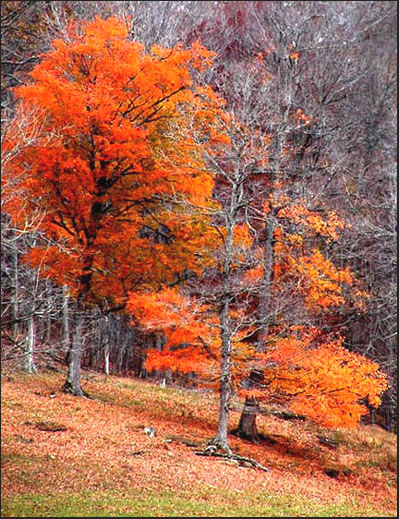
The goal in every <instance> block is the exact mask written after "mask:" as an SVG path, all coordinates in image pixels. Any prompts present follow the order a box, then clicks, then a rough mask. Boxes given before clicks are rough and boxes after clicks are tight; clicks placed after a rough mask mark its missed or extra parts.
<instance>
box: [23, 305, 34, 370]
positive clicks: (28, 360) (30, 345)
mask: <svg viewBox="0 0 399 519" xmlns="http://www.w3.org/2000/svg"><path fill="white" fill-rule="evenodd" d="M34 346H35V323H34V320H33V315H32V316H31V317H29V319H28V333H27V335H26V338H25V351H24V371H25V372H26V373H36V371H37V370H36V366H35V363H34V361H33V349H34Z"/></svg>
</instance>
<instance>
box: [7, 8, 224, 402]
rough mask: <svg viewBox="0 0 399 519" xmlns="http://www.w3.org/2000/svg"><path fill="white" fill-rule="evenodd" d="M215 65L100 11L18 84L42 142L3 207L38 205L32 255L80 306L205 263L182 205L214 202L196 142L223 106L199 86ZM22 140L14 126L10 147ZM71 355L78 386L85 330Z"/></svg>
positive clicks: (16, 169) (199, 223) (23, 213)
mask: <svg viewBox="0 0 399 519" xmlns="http://www.w3.org/2000/svg"><path fill="white" fill-rule="evenodd" d="M210 61H211V54H210V53H209V52H207V51H206V50H205V49H204V48H203V47H201V46H200V45H199V44H193V45H192V47H191V48H189V49H183V48H181V47H176V48H171V49H165V48H162V47H160V46H153V47H152V48H151V50H150V51H149V52H146V51H145V48H144V46H143V45H142V44H141V43H139V42H137V41H133V42H132V41H130V40H129V39H128V28H127V27H126V26H125V25H124V24H123V23H122V22H120V21H118V20H117V19H114V18H110V19H108V20H102V19H99V18H96V19H95V20H94V21H92V22H89V23H84V24H83V25H81V26H78V25H76V24H72V26H71V28H70V31H69V37H68V38H67V39H65V40H56V41H54V43H53V50H52V51H51V52H49V53H48V54H45V55H43V56H42V60H41V62H40V64H38V65H37V66H36V67H35V68H34V70H33V71H32V73H31V78H32V81H31V83H30V84H27V85H24V86H21V87H19V88H17V89H16V94H17V96H18V98H19V110H18V114H17V116H16V117H17V119H18V118H22V117H23V115H24V113H26V112H27V111H31V110H33V109H34V110H35V113H36V118H35V120H34V121H32V125H33V124H35V125H36V130H35V134H36V139H35V140H34V141H33V142H32V143H30V144H29V145H27V146H24V147H23V149H21V152H20V153H18V154H15V156H13V158H12V159H11V160H10V161H9V162H8V164H7V172H6V175H7V176H8V177H9V178H11V179H12V182H9V183H8V184H7V185H11V186H12V187H13V189H14V193H15V195H14V196H12V197H10V200H9V201H8V202H7V205H6V208H5V210H6V211H7V212H8V213H9V214H10V215H11V216H12V217H13V219H14V221H15V222H16V223H17V224H23V222H24V221H25V220H26V219H27V218H28V217H29V215H31V214H33V213H35V214H36V213H37V212H38V211H39V212H40V214H41V219H40V225H39V230H40V231H41V233H42V236H43V238H44V240H43V241H42V242H41V243H40V244H38V245H37V246H36V247H35V248H34V249H33V250H31V251H30V253H29V255H28V261H29V262H30V264H31V265H33V266H37V265H41V266H42V269H41V271H42V272H44V273H45V275H46V276H47V277H49V278H50V279H52V280H53V281H55V282H56V283H58V284H61V285H67V286H68V287H69V289H70V292H71V294H72V295H73V296H74V297H75V298H76V300H77V302H78V305H79V307H82V308H83V307H85V308H87V307H89V306H91V305H97V306H99V307H100V308H101V309H102V310H103V311H111V310H120V309H122V308H123V307H124V305H125V302H126V297H127V293H128V291H129V290H138V289H139V288H140V287H149V286H151V287H156V288H157V287H160V286H162V285H163V284H166V283H173V282H176V280H178V279H180V277H182V276H184V272H185V271H186V270H187V269H189V270H190V271H194V272H196V271H197V270H198V268H199V264H200V262H199V258H198V256H195V255H194V252H195V251H196V250H197V249H199V248H201V247H202V246H203V244H204V242H206V239H207V237H206V235H205V233H204V231H205V226H204V222H203V220H202V219H200V218H197V217H196V216H195V215H194V213H193V211H192V210H191V209H190V211H187V207H188V206H187V204H185V205H184V204H182V203H181V201H182V200H183V199H184V200H185V201H186V202H190V203H191V205H192V206H193V205H195V204H200V205H202V206H206V205H207V204H209V199H210V197H211V193H212V187H213V179H212V176H211V175H210V174H209V173H208V172H207V170H206V168H205V167H204V162H203V159H202V152H201V147H200V146H199V145H198V144H196V142H195V141H194V140H193V139H192V138H190V132H191V131H192V127H193V126H195V125H196V122H197V121H199V120H201V128H202V129H203V130H205V129H206V125H207V121H210V119H211V117H212V114H211V113H209V112H208V101H207V99H209V98H210V97H212V98H213V103H219V101H218V100H217V98H216V96H215V95H214V94H213V92H212V91H211V89H209V88H206V87H202V88H196V87H195V85H194V82H193V71H195V70H196V69H199V70H201V69H202V68H204V67H207V66H208V65H209V64H210ZM15 126H16V127H18V125H15ZM18 138H19V135H18V133H15V132H14V133H13V132H10V133H9V134H8V135H7V138H6V140H5V143H4V147H5V148H6V149H10V150H12V149H15V147H16V144H17V141H18ZM16 187H18V189H15V188H16ZM77 328H79V327H77ZM72 351H73V355H72V360H71V365H70V368H71V369H70V375H69V377H68V381H67V384H66V386H65V388H66V389H68V390H71V391H73V392H74V393H75V394H82V390H81V387H80V382H79V372H78V366H79V365H80V353H81V346H80V339H79V338H77V339H76V340H75V341H74V345H73V350H72Z"/></svg>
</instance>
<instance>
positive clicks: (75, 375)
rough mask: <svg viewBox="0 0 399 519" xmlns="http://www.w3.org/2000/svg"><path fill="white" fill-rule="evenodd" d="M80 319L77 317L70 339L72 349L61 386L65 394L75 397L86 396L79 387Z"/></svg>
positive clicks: (80, 355)
mask: <svg viewBox="0 0 399 519" xmlns="http://www.w3.org/2000/svg"><path fill="white" fill-rule="evenodd" d="M82 327H83V323H82V318H81V317H78V319H77V322H76V328H75V332H74V334H73V337H72V347H71V351H70V359H69V367H68V378H67V380H66V382H65V384H64V386H63V388H62V389H63V391H64V392H65V393H72V394H73V395H75V396H88V395H87V393H86V392H85V391H83V389H82V388H81V385H80V361H81V358H82V351H83V349H82Z"/></svg>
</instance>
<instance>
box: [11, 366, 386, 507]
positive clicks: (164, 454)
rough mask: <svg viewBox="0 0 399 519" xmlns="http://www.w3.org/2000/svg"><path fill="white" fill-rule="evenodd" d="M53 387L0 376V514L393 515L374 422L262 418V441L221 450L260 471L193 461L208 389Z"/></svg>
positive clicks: (204, 429) (203, 435)
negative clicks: (344, 425)
mask: <svg viewBox="0 0 399 519" xmlns="http://www.w3.org/2000/svg"><path fill="white" fill-rule="evenodd" d="M62 382H63V376H62V375H60V374H54V373H48V374H41V375H33V376H32V375H31V376H27V375H14V374H13V375H5V376H3V380H2V497H3V500H2V516H3V517H24V516H33V517H57V516H58V517H65V516H72V517H77V516H84V517H90V516H92V517H93V516H104V517H118V516H122V517H126V516H132V517H161V516H164V517H165V516H169V517H180V516H192V517H200V516H205V517H206V516H207V517H212V516H221V517H223V516H235V517H251V516H253V517H256V516H261V517H295V516H298V517H317V516H322V517H323V516H324V517H348V516H349V517H350V516H352V517H353V516H359V517H376V516H377V517H378V516H380V517H388V516H396V506H395V503H396V437H395V436H394V435H392V434H389V433H387V432H385V431H383V430H382V429H380V428H379V427H377V426H364V427H360V428H359V429H358V430H356V431H351V432H345V431H341V430H339V431H327V430H323V429H320V428H317V427H315V426H314V425H312V424H311V423H310V422H306V421H304V422H301V421H298V420H295V421H293V420H291V421H290V420H284V419H282V418H279V417H277V416H262V417H260V418H259V420H260V422H259V425H260V430H261V431H262V432H263V434H264V436H265V440H264V441H263V443H262V444H261V445H257V446H254V445H251V444H250V443H248V442H245V441H242V440H239V439H238V438H235V437H234V436H231V444H232V446H233V448H234V450H235V451H236V452H239V453H240V454H241V455H243V456H250V457H252V458H254V459H256V460H257V461H259V462H260V463H262V464H263V465H266V466H267V467H268V468H269V469H270V470H269V472H263V471H260V470H257V469H255V468H248V467H243V466H238V465H237V464H234V463H232V462H231V461H229V460H223V459H217V458H205V457H200V456H197V455H195V450H196V449H197V450H198V449H199V447H198V446H197V447H196V446H195V445H197V443H199V444H201V442H206V440H207V439H209V438H211V437H212V436H213V434H214V432H215V427H216V417H217V396H216V395H214V394H210V393H206V392H196V391H191V390H182V389H178V388H171V387H166V388H163V387H160V386H158V385H156V384H152V383H148V382H144V381H141V380H136V379H128V378H117V377H108V378H106V377H103V376H90V377H88V378H86V380H85V381H84V382H85V384H84V387H85V389H87V390H88V391H89V393H90V394H91V395H92V396H93V400H88V399H78V398H76V397H73V396H71V395H66V394H63V393H62V392H61V391H60V387H61V385H62ZM238 404H239V403H238V402H236V403H235V405H236V407H237V409H238V407H239V405H238ZM238 418H239V412H238V411H236V412H233V413H232V420H231V421H232V423H231V427H232V428H233V427H234V426H235V425H236V424H237V421H238ZM149 427H154V428H155V430H156V435H155V436H153V435H152V434H151V431H149V430H146V429H145V428H149ZM148 433H150V434H148ZM187 440H189V441H187ZM190 440H191V441H190Z"/></svg>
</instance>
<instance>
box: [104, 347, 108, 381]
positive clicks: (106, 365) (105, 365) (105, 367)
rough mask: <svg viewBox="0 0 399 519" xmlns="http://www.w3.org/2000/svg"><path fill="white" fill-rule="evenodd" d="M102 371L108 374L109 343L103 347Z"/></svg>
mask: <svg viewBox="0 0 399 519" xmlns="http://www.w3.org/2000/svg"><path fill="white" fill-rule="evenodd" d="M104 373H105V374H106V375H109V345H108V344H107V345H106V346H105V349H104Z"/></svg>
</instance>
